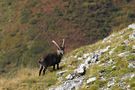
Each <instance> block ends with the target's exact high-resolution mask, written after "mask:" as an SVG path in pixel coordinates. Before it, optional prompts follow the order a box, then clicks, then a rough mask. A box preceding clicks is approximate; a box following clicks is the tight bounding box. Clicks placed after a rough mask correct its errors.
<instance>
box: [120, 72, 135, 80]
mask: <svg viewBox="0 0 135 90" xmlns="http://www.w3.org/2000/svg"><path fill="white" fill-rule="evenodd" d="M134 77H135V73H128V74H125V75H123V76H122V78H121V80H126V79H132V78H134Z"/></svg>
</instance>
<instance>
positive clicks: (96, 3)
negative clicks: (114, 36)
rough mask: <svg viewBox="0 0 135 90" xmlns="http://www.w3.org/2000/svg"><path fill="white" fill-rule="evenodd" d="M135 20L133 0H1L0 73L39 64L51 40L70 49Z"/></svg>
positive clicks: (89, 42)
mask: <svg viewBox="0 0 135 90" xmlns="http://www.w3.org/2000/svg"><path fill="white" fill-rule="evenodd" d="M133 21H135V1H134V0H0V73H1V72H8V70H10V69H13V68H14V69H16V68H15V67H36V66H37V60H38V58H39V57H41V56H43V55H44V54H46V53H48V52H51V51H52V50H54V49H55V47H53V45H52V43H51V40H52V39H54V40H56V41H58V42H60V41H61V40H62V38H65V39H66V50H67V51H71V50H73V49H75V48H77V47H80V46H82V45H86V44H91V43H94V42H96V41H98V40H100V39H103V38H104V37H106V36H108V35H109V34H110V33H111V32H112V31H117V30H119V29H121V28H123V27H125V26H126V25H128V24H129V23H131V22H133Z"/></svg>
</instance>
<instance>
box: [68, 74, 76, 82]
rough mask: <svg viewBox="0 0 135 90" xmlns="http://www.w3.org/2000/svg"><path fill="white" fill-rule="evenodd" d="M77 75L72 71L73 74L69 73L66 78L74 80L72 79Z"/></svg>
mask: <svg viewBox="0 0 135 90" xmlns="http://www.w3.org/2000/svg"><path fill="white" fill-rule="evenodd" d="M75 76H76V75H75V73H72V74H69V75H68V76H66V79H67V80H72V79H74V77H75Z"/></svg>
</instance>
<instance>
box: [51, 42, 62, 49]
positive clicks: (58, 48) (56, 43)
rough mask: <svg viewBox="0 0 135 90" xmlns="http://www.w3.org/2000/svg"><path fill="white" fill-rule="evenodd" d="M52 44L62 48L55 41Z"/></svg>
mask: <svg viewBox="0 0 135 90" xmlns="http://www.w3.org/2000/svg"><path fill="white" fill-rule="evenodd" d="M52 43H54V45H56V47H57V48H58V49H60V46H59V45H58V44H57V43H56V42H55V41H54V40H52Z"/></svg>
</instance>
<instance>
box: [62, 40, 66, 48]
mask: <svg viewBox="0 0 135 90" xmlns="http://www.w3.org/2000/svg"><path fill="white" fill-rule="evenodd" d="M64 45H65V39H63V42H62V47H64Z"/></svg>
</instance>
